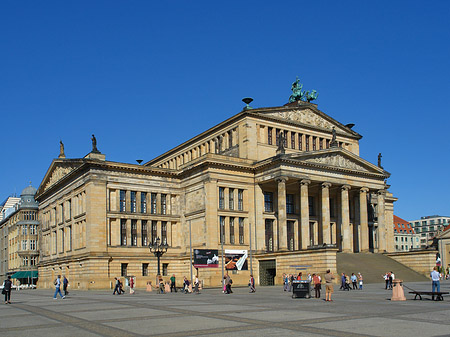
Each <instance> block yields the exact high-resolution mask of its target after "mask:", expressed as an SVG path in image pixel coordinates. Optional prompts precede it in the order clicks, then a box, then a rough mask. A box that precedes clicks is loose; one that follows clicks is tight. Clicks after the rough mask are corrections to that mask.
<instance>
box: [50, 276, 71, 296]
mask: <svg viewBox="0 0 450 337" xmlns="http://www.w3.org/2000/svg"><path fill="white" fill-rule="evenodd" d="M53 284H54V285H55V294H54V295H53V299H54V300H56V299H58V297H57V296H58V294H59V296H61V298H62V299H65V298H66V296H67V295H69V292H68V291H67V287H68V286H69V280H68V279H67V277H66V276H65V275H63V280H62V281H61V275H58V276H57V277H56V279H55V280H54V281H53ZM61 284H62V286H63V290H64V295H63V294H62V293H61Z"/></svg>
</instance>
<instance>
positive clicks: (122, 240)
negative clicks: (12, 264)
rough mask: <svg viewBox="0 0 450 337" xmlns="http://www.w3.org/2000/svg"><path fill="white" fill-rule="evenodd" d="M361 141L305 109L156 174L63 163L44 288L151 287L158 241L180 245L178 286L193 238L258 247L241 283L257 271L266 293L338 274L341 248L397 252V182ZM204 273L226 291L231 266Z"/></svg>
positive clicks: (122, 166) (195, 151)
mask: <svg viewBox="0 0 450 337" xmlns="http://www.w3.org/2000/svg"><path fill="white" fill-rule="evenodd" d="M333 130H334V131H333ZM334 132H335V134H336V136H335V137H336V139H335V142H334V141H333V136H332V135H333V133H334ZM360 138H361V136H360V135H359V134H358V133H356V132H355V131H353V130H352V129H351V128H350V127H347V126H344V125H342V124H341V123H339V122H337V121H336V120H334V119H332V118H331V117H329V116H327V115H326V114H324V113H323V112H321V111H320V110H318V109H317V106H316V105H315V104H312V103H306V102H295V103H290V104H287V105H285V106H281V107H274V108H261V109H251V110H250V109H244V110H243V111H242V112H240V113H238V114H237V115H235V116H233V117H231V118H229V119H228V120H226V121H224V122H222V123H220V124H219V125H217V126H215V127H213V128H211V129H209V130H207V131H205V132H204V133H202V134H200V135H198V136H196V137H194V138H192V139H190V140H189V141H187V142H185V143H183V144H181V145H179V146H178V147H176V148H174V149H172V150H170V151H168V152H167V153H165V154H163V155H161V156H159V157H157V158H155V159H153V160H151V161H149V162H147V163H145V164H144V165H134V164H126V163H117V162H109V161H106V160H105V157H104V155H101V154H99V153H90V154H89V155H87V156H86V157H85V158H81V159H67V158H58V159H55V160H53V162H52V164H51V165H50V168H49V170H48V171H47V174H46V176H45V177H44V180H43V181H42V183H41V186H40V187H39V190H38V193H37V199H38V201H39V202H40V210H39V214H40V218H41V222H42V231H41V235H42V245H41V263H40V266H39V277H40V279H39V286H42V287H49V286H51V284H52V281H53V279H54V278H55V277H56V275H58V274H65V275H66V276H67V277H68V278H69V280H71V284H72V286H75V287H80V288H109V287H111V282H112V279H113V278H114V277H116V276H121V275H122V276H126V275H127V276H136V277H137V286H138V287H143V286H144V285H145V284H146V283H147V281H154V280H155V277H156V270H157V265H156V258H155V257H154V256H153V255H152V254H151V253H150V251H149V249H148V244H149V242H153V241H154V239H155V238H156V237H160V238H161V240H162V241H163V242H166V243H167V244H168V246H169V249H168V251H167V253H166V254H164V255H163V256H162V258H161V264H162V270H163V273H164V274H166V275H168V276H167V277H165V278H166V279H167V278H168V277H170V275H172V274H175V275H176V276H177V278H178V280H181V279H182V277H183V276H188V277H189V269H190V264H189V256H190V244H189V243H190V240H189V239H190V238H191V239H192V249H219V253H220V249H221V245H222V240H223V247H224V249H234V250H236V249H239V250H247V251H248V252H249V255H250V257H249V260H250V259H251V261H249V270H248V271H236V272H233V274H232V275H231V276H232V278H233V280H234V282H233V284H247V282H248V279H249V275H250V273H251V272H253V274H254V276H255V279H256V282H257V283H260V284H271V283H273V282H275V283H278V282H280V280H281V278H280V277H279V275H281V274H282V273H284V272H286V273H294V272H296V271H297V270H301V271H302V272H304V273H308V272H311V273H312V272H324V271H325V270H326V269H331V270H332V271H334V272H336V251H344V252H368V251H372V252H386V251H393V249H394V239H393V223H392V219H393V203H394V201H395V200H396V199H395V198H394V197H393V196H392V194H391V193H390V192H389V191H388V190H387V185H386V183H385V180H386V179H387V178H388V177H389V173H388V172H386V171H384V170H383V169H382V168H380V167H378V166H376V165H373V164H371V163H369V162H367V161H366V160H364V159H362V158H360V157H359V139H360ZM280 142H281V143H280ZM189 229H191V232H190V231H189ZM190 234H191V235H190ZM250 266H251V268H250ZM250 269H252V270H250ZM197 272H198V274H199V278H200V279H202V280H203V281H204V284H205V286H218V285H219V284H220V281H221V268H220V267H219V268H215V269H213V268H209V269H207V268H205V269H199V270H198V271H197Z"/></svg>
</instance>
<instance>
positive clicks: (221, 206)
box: [219, 187, 225, 209]
mask: <svg viewBox="0 0 450 337" xmlns="http://www.w3.org/2000/svg"><path fill="white" fill-rule="evenodd" d="M224 208H225V189H224V188H223V187H219V209H224Z"/></svg>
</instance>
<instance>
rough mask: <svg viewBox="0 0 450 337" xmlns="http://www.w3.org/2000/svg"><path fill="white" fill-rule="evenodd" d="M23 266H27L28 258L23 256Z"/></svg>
mask: <svg viewBox="0 0 450 337" xmlns="http://www.w3.org/2000/svg"><path fill="white" fill-rule="evenodd" d="M23 265H24V266H28V256H24V258H23Z"/></svg>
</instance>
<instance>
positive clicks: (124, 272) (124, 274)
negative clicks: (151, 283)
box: [120, 263, 128, 277]
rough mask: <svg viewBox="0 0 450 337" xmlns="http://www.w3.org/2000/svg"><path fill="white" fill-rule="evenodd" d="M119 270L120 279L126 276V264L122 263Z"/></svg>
mask: <svg viewBox="0 0 450 337" xmlns="http://www.w3.org/2000/svg"><path fill="white" fill-rule="evenodd" d="M120 269H121V276H122V277H125V276H128V263H122V264H121V268H120Z"/></svg>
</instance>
